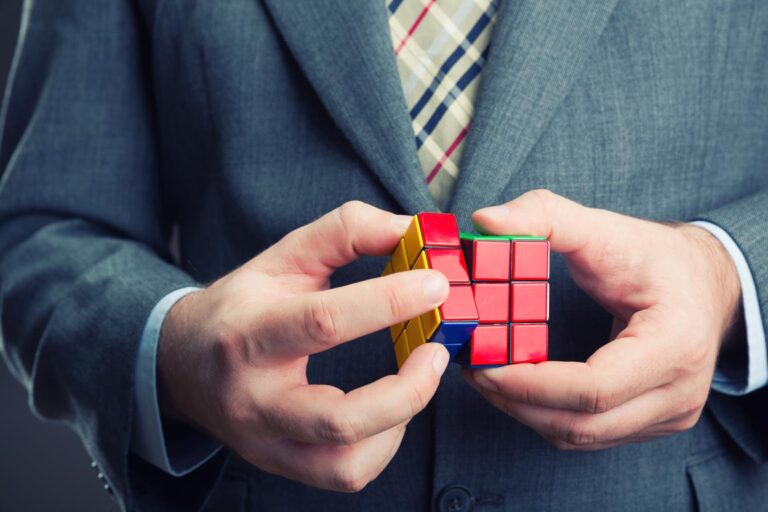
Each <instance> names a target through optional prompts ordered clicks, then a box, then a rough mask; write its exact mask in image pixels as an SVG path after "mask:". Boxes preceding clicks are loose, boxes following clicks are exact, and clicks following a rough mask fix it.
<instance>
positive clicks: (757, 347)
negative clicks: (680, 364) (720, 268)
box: [691, 221, 768, 396]
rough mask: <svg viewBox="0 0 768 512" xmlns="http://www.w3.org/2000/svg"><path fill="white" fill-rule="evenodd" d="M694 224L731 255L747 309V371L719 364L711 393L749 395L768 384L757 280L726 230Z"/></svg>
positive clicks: (706, 223) (745, 308)
mask: <svg viewBox="0 0 768 512" xmlns="http://www.w3.org/2000/svg"><path fill="white" fill-rule="evenodd" d="M691 224H693V225H696V226H699V227H700V228H703V229H706V230H707V231H709V232H710V233H711V234H712V235H713V236H714V237H715V238H717V239H718V240H719V241H720V243H721V244H723V247H725V250H726V251H728V254H729V255H730V256H731V259H732V260H733V263H734V264H735V265H736V271H737V272H738V274H739V282H740V284H741V295H742V304H743V307H744V322H745V329H746V339H747V340H746V341H747V342H746V347H743V348H742V351H743V352H746V357H742V361H745V362H746V365H745V366H746V367H744V365H743V363H742V367H741V368H730V367H729V368H727V369H726V366H727V365H728V362H726V361H720V362H718V365H717V368H716V369H715V376H714V379H713V381H712V389H714V390H715V391H719V392H720V393H724V394H726V395H736V396H738V395H746V394H747V393H750V392H751V391H754V390H756V389H760V388H761V387H763V386H765V385H766V383H768V355H767V354H766V345H765V329H764V327H763V319H762V315H761V313H760V303H759V301H758V297H757V287H756V286H755V280H754V278H753V277H752V272H751V271H750V269H749V264H748V263H747V259H746V258H745V257H744V254H743V253H742V252H741V249H739V246H738V245H736V242H735V241H734V240H733V238H731V236H730V235H729V234H728V233H726V232H725V230H723V229H722V228H721V227H719V226H716V225H715V224H712V223H710V222H704V221H696V222H692V223H691ZM731 366H732V365H731Z"/></svg>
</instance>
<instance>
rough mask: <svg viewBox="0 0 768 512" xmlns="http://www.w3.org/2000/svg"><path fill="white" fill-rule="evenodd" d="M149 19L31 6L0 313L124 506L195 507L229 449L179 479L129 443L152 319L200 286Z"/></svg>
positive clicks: (3, 202) (9, 351) (40, 405)
mask: <svg viewBox="0 0 768 512" xmlns="http://www.w3.org/2000/svg"><path fill="white" fill-rule="evenodd" d="M144 31H145V27H144V26H143V25H142V23H141V18H140V17H139V14H138V8H137V7H136V6H135V5H133V4H132V3H131V2H130V1H129V0H113V1H109V2H92V1H90V0H57V1H55V2H27V4H26V6H25V9H24V16H23V20H22V26H21V33H20V39H19V46H18V48H17V54H16V57H15V59H14V64H13V67H12V71H11V79H10V81H9V87H8V90H7V92H6V96H5V101H4V107H3V113H2V127H1V128H0V130H2V131H0V172H1V173H2V178H1V181H0V322H1V324H0V325H1V326H2V339H3V343H4V346H3V349H4V350H3V352H4V356H5V358H6V361H7V363H8V366H9V368H10V369H11V371H12V372H13V373H14V375H15V376H16V377H17V379H18V380H19V381H20V382H21V383H22V384H23V385H24V386H25V387H26V389H27V390H28V392H29V394H30V403H31V406H32V408H33V411H34V412H35V413H36V414H37V415H38V416H41V417H43V418H45V419H49V420H55V421H59V422H63V423H65V424H67V425H68V426H70V427H71V428H72V429H73V430H74V431H75V432H76V433H77V434H78V435H79V436H80V438H81V440H82V442H83V444H84V445H85V447H86V449H87V451H88V452H89V453H90V455H91V456H92V457H93V458H94V460H95V461H96V463H97V464H98V466H99V468H100V470H101V472H102V473H104V475H105V477H106V480H107V482H108V483H109V485H110V487H111V488H112V489H113V491H114V494H115V496H116V498H117V499H118V501H119V502H120V505H121V507H122V508H124V509H126V510H149V509H155V508H162V507H165V508H167V509H169V510H192V509H195V508H198V507H199V505H200V503H202V501H203V500H204V499H205V496H206V495H207V494H208V492H209V491H210V489H211V488H212V487H213V485H214V483H215V480H216V478H217V477H218V474H219V473H220V468H221V466H222V464H223V458H224V454H223V453H222V454H221V456H217V457H216V458H215V459H214V460H212V461H211V462H209V463H207V464H205V465H203V466H202V467H201V468H199V469H197V470H196V471H194V472H192V473H190V474H189V475H187V476H185V477H183V478H176V479H174V478H173V477H170V476H168V475H166V474H164V473H163V472H161V471H160V470H157V469H155V468H154V467H152V466H151V465H149V464H147V463H145V462H144V461H142V460H140V459H139V458H138V457H135V456H133V455H131V453H130V450H129V446H130V441H131V439H130V438H131V422H132V416H133V412H134V411H133V398H134V389H135V382H134V374H135V368H136V359H137V353H138V352H137V351H138V345H139V340H140V337H141V333H142V329H143V327H144V325H145V323H146V321H147V318H148V316H149V313H150V311H151V310H152V308H153V306H154V305H155V304H156V303H157V302H158V301H159V300H160V299H161V298H162V297H163V296H165V295H166V294H168V293H169V292H171V291H173V290H176V289H179V288H183V287H187V286H194V285H196V284H197V283H196V282H195V281H194V279H192V278H191V277H190V276H189V275H187V274H185V273H184V272H182V271H181V270H179V269H178V268H176V267H175V266H174V265H173V264H171V263H170V257H169V254H168V250H167V247H168V243H167V240H168V235H169V230H170V225H171V223H172V221H173V215H172V212H169V211H166V210H165V209H164V205H163V202H162V200H161V191H160V181H159V175H158V158H157V147H156V133H155V122H154V121H155V120H154V119H153V108H152V95H151V68H150V65H149V62H148V50H149V48H148V41H149V37H148V35H147V34H145V32H144ZM94 485H96V480H95V479H94Z"/></svg>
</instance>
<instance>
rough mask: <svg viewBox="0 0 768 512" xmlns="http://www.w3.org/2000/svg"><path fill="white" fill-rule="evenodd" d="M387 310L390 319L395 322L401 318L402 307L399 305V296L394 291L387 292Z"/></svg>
mask: <svg viewBox="0 0 768 512" xmlns="http://www.w3.org/2000/svg"><path fill="white" fill-rule="evenodd" d="M387 308H388V311H389V315H390V318H391V319H392V320H393V321H395V322H397V321H399V319H400V318H401V316H400V315H401V314H402V312H403V306H402V305H401V304H400V295H399V294H398V293H397V290H396V289H391V290H389V291H388V292H387Z"/></svg>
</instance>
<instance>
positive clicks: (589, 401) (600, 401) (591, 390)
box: [579, 382, 615, 414]
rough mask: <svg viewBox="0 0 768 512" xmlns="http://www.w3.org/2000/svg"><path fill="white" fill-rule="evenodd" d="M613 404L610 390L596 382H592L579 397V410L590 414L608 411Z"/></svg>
mask: <svg viewBox="0 0 768 512" xmlns="http://www.w3.org/2000/svg"><path fill="white" fill-rule="evenodd" d="M614 403H615V398H614V393H613V392H612V390H611V389H610V388H608V387H606V386H604V385H601V384H600V383H598V382H593V383H592V384H591V385H590V386H589V387H588V388H587V389H586V390H585V391H583V392H582V393H581V395H580V396H579V409H580V410H582V411H584V412H588V413H591V414H600V413H603V412H606V411H608V410H610V409H611V408H612V407H613V405H614Z"/></svg>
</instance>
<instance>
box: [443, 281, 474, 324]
mask: <svg viewBox="0 0 768 512" xmlns="http://www.w3.org/2000/svg"><path fill="white" fill-rule="evenodd" d="M438 310H439V311H440V318H441V319H442V320H443V321H444V322H452V321H462V320H463V321H466V320H472V321H475V322H477V321H478V320H479V317H478V315H477V306H475V298H474V296H473V295H472V287H471V286H470V285H468V284H457V285H452V286H451V287H450V288H449V290H448V298H447V299H446V300H445V302H443V304H442V305H441V306H440V307H439V308H438Z"/></svg>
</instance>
